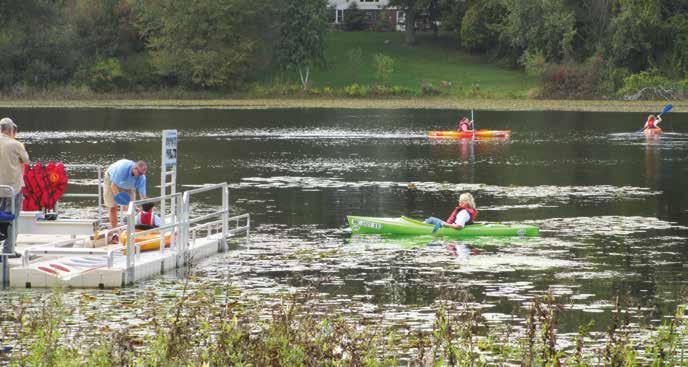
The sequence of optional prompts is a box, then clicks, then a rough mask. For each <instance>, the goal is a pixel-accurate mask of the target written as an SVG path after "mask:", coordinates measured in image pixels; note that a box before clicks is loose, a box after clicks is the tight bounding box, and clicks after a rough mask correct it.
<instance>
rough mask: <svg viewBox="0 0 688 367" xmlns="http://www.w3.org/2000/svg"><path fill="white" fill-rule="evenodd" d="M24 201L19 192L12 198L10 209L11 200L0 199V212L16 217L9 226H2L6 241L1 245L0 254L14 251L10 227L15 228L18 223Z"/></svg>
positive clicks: (6, 198) (13, 238)
mask: <svg viewBox="0 0 688 367" xmlns="http://www.w3.org/2000/svg"><path fill="white" fill-rule="evenodd" d="M23 199H24V195H23V194H22V193H21V192H20V193H19V194H17V195H16V196H15V197H14V208H12V198H8V197H4V198H0V210H2V211H5V212H10V213H12V214H14V215H15V216H16V218H15V219H14V221H13V222H12V223H9V225H6V224H5V225H4V229H5V231H7V233H6V234H7V239H6V240H5V243H4V244H3V248H2V249H1V251H0V252H2V253H5V254H9V253H13V251H14V245H15V241H16V240H17V239H16V238H15V237H14V236H13V235H12V233H13V228H12V226H16V225H17V223H18V221H19V212H20V211H21V207H22V200H23Z"/></svg>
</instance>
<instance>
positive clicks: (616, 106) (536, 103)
mask: <svg viewBox="0 0 688 367" xmlns="http://www.w3.org/2000/svg"><path fill="white" fill-rule="evenodd" d="M672 103H673V105H674V109H673V110H672V113H676V112H685V111H688V101H672ZM664 104H666V101H580V100H575V101H568V100H532V99H528V100H526V99H489V100H488V99H460V98H456V97H432V98H431V97H426V98H379V99H374V98H367V99H361V98H235V99H146V98H138V99H136V98H133V97H132V96H125V97H122V96H112V98H103V99H100V98H93V99H91V98H82V99H73V100H65V99H51V98H47V97H46V98H38V99H4V100H0V108H2V109H6V110H8V111H5V112H4V113H5V114H8V113H9V114H11V110H12V109H16V108H131V109H135V108H151V109H156V108H157V109H166V108H169V109H172V108H180V109H184V108H189V109H197V108H205V109H266V108H350V109H367V108H376V109H403V108H413V109H458V110H469V109H475V110H483V111H489V110H499V111H593V112H594V111H599V112H639V113H640V112H643V113H644V112H652V111H655V112H656V111H658V110H661V108H662V106H663V105H664Z"/></svg>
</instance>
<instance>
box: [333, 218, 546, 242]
mask: <svg viewBox="0 0 688 367" xmlns="http://www.w3.org/2000/svg"><path fill="white" fill-rule="evenodd" d="M346 219H347V221H348V222H349V227H350V228H351V232H352V233H355V234H397V235H433V233H432V230H433V229H434V227H435V226H433V225H432V224H427V223H423V222H421V221H419V220H415V219H411V218H407V217H403V216H402V217H399V218H376V217H359V216H354V215H349V216H347V217H346ZM539 233H540V230H539V229H538V227H535V226H530V225H522V224H515V225H507V224H499V223H478V224H472V225H468V226H466V227H464V228H463V229H454V228H448V227H442V228H441V229H440V230H439V231H437V233H435V234H434V235H437V236H446V237H456V238H461V237H477V236H528V237H531V236H537V235H538V234H539Z"/></svg>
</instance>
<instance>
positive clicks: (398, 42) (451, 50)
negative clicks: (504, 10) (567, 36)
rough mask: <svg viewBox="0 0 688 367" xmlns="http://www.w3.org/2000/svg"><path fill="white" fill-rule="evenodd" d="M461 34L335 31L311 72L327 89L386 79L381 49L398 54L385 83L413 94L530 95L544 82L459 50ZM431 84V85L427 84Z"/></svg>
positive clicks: (274, 78) (269, 80)
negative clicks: (413, 41)
mask: <svg viewBox="0 0 688 367" xmlns="http://www.w3.org/2000/svg"><path fill="white" fill-rule="evenodd" d="M455 38H456V37H453V36H452V35H450V34H447V35H440V36H438V37H435V36H434V35H433V34H431V33H420V34H419V35H418V45H417V46H415V47H408V46H406V45H405V44H404V34H403V33H402V32H331V33H330V34H329V35H328V39H327V46H326V58H327V64H326V66H325V67H323V68H320V69H316V70H314V71H313V73H312V75H311V81H312V85H313V87H315V88H319V89H320V90H321V91H322V90H326V89H327V88H330V89H332V90H334V91H337V90H343V89H344V88H346V87H347V86H351V85H353V84H358V85H364V86H373V85H377V84H381V83H382V81H381V80H379V79H378V78H377V75H376V64H375V55H377V54H383V55H386V56H388V57H391V58H392V60H393V71H392V72H391V73H390V74H389V79H388V80H386V81H385V84H387V85H389V86H398V87H403V88H407V89H409V90H410V92H411V93H412V94H423V93H428V94H433V93H436V94H444V95H452V96H464V97H481V98H510V99H511V98H526V97H527V95H528V90H530V89H531V88H534V87H537V86H538V84H539V83H538V80H537V79H536V78H533V77H530V76H528V75H527V74H526V73H524V72H523V71H519V70H511V69H507V68H504V67H500V66H498V65H497V64H495V63H494V62H490V61H489V60H488V59H486V58H484V57H478V56H472V55H470V54H467V53H465V52H463V51H460V50H458V48H457V45H456V39H455ZM285 82H292V83H295V82H297V78H296V75H295V74H294V75H286V76H285V75H284V74H281V73H279V72H276V73H274V74H273V75H268V76H266V78H265V79H264V80H262V81H260V82H259V84H261V85H271V84H281V83H285ZM424 86H425V88H426V89H425V91H424V90H423V87H424Z"/></svg>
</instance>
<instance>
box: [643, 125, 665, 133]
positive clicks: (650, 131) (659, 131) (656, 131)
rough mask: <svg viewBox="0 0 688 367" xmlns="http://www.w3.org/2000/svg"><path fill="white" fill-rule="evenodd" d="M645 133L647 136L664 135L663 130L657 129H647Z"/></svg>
mask: <svg viewBox="0 0 688 367" xmlns="http://www.w3.org/2000/svg"><path fill="white" fill-rule="evenodd" d="M643 132H644V133H645V135H659V134H661V133H662V129H661V128H658V127H655V128H652V129H645V130H643Z"/></svg>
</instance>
